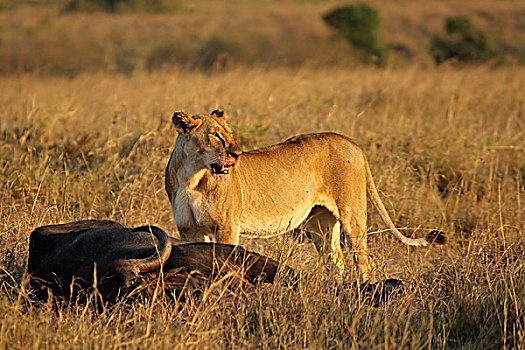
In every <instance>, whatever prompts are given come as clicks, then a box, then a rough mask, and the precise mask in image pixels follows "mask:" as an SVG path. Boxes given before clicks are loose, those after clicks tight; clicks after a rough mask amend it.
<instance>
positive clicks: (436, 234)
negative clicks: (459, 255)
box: [425, 230, 447, 245]
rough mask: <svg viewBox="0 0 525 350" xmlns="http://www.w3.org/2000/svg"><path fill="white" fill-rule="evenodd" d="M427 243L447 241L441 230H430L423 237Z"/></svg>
mask: <svg viewBox="0 0 525 350" xmlns="http://www.w3.org/2000/svg"><path fill="white" fill-rule="evenodd" d="M425 239H426V240H427V242H428V243H430V244H439V245H441V244H445V243H447V236H445V234H444V233H443V232H441V231H437V230H434V231H430V232H429V233H428V235H427V236H426V237H425Z"/></svg>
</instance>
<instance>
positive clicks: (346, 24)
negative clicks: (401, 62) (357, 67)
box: [323, 3, 386, 65]
mask: <svg viewBox="0 0 525 350" xmlns="http://www.w3.org/2000/svg"><path fill="white" fill-rule="evenodd" d="M323 19H324V21H325V22H326V23H327V24H328V25H330V26H331V27H333V28H334V29H336V30H337V31H338V32H339V33H341V34H342V35H343V36H344V37H345V39H346V40H347V41H348V42H349V43H350V44H351V45H352V46H354V47H357V48H360V49H363V50H364V51H365V52H366V53H367V55H368V57H369V58H371V59H372V60H373V61H374V63H375V64H377V65H382V64H384V62H385V59H386V51H385V49H384V48H383V46H382V45H381V43H380V41H379V39H378V37H377V30H378V28H379V25H380V23H381V19H380V17H379V12H378V11H377V10H376V9H375V8H373V7H371V6H370V5H367V4H364V3H358V4H353V5H348V6H343V7H339V8H336V9H335V10H333V11H330V12H329V13H327V14H326V15H324V16H323Z"/></svg>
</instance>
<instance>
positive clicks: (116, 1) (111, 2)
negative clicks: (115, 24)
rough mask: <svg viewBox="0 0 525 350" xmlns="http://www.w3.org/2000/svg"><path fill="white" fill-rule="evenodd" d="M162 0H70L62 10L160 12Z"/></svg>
mask: <svg viewBox="0 0 525 350" xmlns="http://www.w3.org/2000/svg"><path fill="white" fill-rule="evenodd" d="M165 9H166V6H165V4H164V0H70V1H69V2H68V4H67V5H66V7H65V9H64V11H66V12H67V11H96V10H104V11H108V12H117V11H147V12H162V11H164V10H165Z"/></svg>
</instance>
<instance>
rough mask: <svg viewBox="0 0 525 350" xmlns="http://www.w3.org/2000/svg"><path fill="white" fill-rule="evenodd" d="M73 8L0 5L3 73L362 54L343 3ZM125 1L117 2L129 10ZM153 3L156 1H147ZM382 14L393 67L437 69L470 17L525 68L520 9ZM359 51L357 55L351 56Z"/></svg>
mask: <svg viewBox="0 0 525 350" xmlns="http://www.w3.org/2000/svg"><path fill="white" fill-rule="evenodd" d="M67 2H68V1H67V0H62V1H60V0H59V1H53V0H38V1H34V0H31V1H30V0H19V1H16V2H14V1H13V2H9V4H10V6H7V7H5V8H4V10H1V6H0V74H13V73H15V74H16V73H20V72H22V73H23V72H36V73H41V74H61V75H68V76H74V75H76V74H79V73H82V72H97V71H104V72H117V73H130V72H133V71H142V70H149V71H152V70H158V69H162V68H166V67H174V66H175V67H190V68H195V69H200V70H214V69H217V68H223V67H226V68H228V67H232V66H237V65H244V66H259V67H260V66H262V67H269V66H281V67H300V66H303V65H305V64H309V65H314V66H333V65H335V64H336V65H340V66H344V67H355V66H358V65H359V61H360V59H359V54H358V53H356V52H353V51H352V50H353V49H352V48H350V47H349V46H348V45H347V43H346V41H345V39H344V38H341V37H338V36H337V35H335V34H334V31H333V30H332V29H331V28H330V27H329V26H328V25H327V24H326V23H324V21H323V19H322V17H323V15H325V14H326V13H328V12H329V11H331V10H333V9H334V8H335V7H337V6H340V5H341V2H340V1H335V0H334V1H313V2H301V1H298V0H287V1H255V0H254V1H210V0H199V1H188V0H165V1H164V3H165V4H166V6H167V8H171V9H173V10H172V11H171V12H170V11H168V12H164V13H151V12H147V11H146V12H136V11H131V12H126V11H124V12H119V13H116V14H110V13H106V12H103V11H101V12H78V11H77V12H64V11H63V9H64V6H65V4H66V3H67ZM125 3H126V2H122V3H120V5H125ZM149 3H151V2H149ZM370 4H371V5H372V6H373V7H374V8H377V9H378V10H379V11H380V15H381V18H382V24H381V26H380V28H379V31H378V38H379V40H380V41H381V42H382V43H383V44H384V46H385V49H386V51H388V56H389V59H388V65H390V66H393V67H397V66H407V65H411V64H414V63H415V64H418V65H422V66H433V65H434V61H433V58H432V55H431V53H430V43H431V39H432V37H434V36H435V35H441V34H444V29H443V21H444V20H445V18H447V17H451V16H458V15H464V16H468V17H469V18H470V19H471V20H472V23H473V24H474V25H475V26H476V27H478V28H480V29H481V30H483V31H485V32H486V33H488V34H489V35H490V39H491V40H492V41H493V42H494V45H495V48H496V49H498V51H500V50H502V51H503V52H504V54H505V55H506V56H508V60H509V61H517V62H521V63H523V62H524V60H525V48H524V47H523V44H522V43H523V42H524V40H525V32H524V31H523V30H522V22H523V21H522V17H523V15H522V14H523V12H524V11H525V5H523V2H520V1H513V0H502V1H490V0H482V1H474V0H470V1H459V0H454V1H446V2H443V1H430V2H428V1H426V2H421V1H403V4H402V6H399V4H398V3H394V2H391V1H387V0H374V1H372V2H370ZM354 51H355V49H354Z"/></svg>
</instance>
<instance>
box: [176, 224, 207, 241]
mask: <svg viewBox="0 0 525 350" xmlns="http://www.w3.org/2000/svg"><path fill="white" fill-rule="evenodd" d="M179 236H180V239H181V240H183V241H186V242H213V241H214V240H215V235H214V233H213V232H211V231H210V230H209V229H206V228H203V227H194V228H185V229H179Z"/></svg>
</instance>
